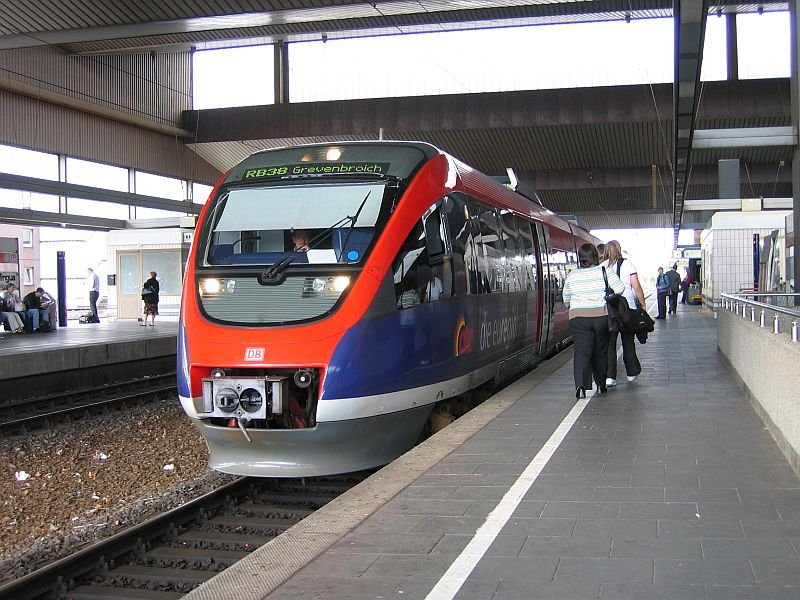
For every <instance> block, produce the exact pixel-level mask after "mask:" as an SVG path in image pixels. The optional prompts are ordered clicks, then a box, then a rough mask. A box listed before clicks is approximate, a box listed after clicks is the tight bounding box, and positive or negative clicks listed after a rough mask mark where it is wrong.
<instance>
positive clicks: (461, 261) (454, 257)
mask: <svg viewBox="0 0 800 600" xmlns="http://www.w3.org/2000/svg"><path fill="white" fill-rule="evenodd" d="M443 207H444V216H445V221H446V223H447V229H448V230H449V235H448V238H449V240H450V248H451V250H450V260H451V270H452V273H453V286H452V294H453V295H455V296H463V295H465V294H467V293H468V287H467V285H468V277H467V269H468V265H469V264H470V260H471V257H472V256H473V255H474V249H473V244H472V232H471V230H470V223H469V212H468V210H467V200H466V197H465V196H464V195H463V194H460V193H458V192H455V193H452V194H450V195H448V196H447V197H445V199H444V204H443ZM471 273H472V274H473V275H474V270H471Z"/></svg>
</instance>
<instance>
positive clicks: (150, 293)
mask: <svg viewBox="0 0 800 600" xmlns="http://www.w3.org/2000/svg"><path fill="white" fill-rule="evenodd" d="M156 275H158V273H156V272H155V271H150V279H148V280H147V281H145V282H144V286H142V300H143V301H144V319H142V323H141V325H142V327H144V326H145V325H147V317H148V316H149V317H150V326H151V327H154V326H155V324H156V315H157V314H158V292H159V286H158V279H156Z"/></svg>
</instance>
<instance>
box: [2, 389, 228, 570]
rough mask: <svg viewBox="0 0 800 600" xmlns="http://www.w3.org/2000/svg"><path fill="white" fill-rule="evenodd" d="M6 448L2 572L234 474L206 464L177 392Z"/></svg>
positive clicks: (30, 566) (27, 565)
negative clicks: (168, 398) (167, 398)
mask: <svg viewBox="0 0 800 600" xmlns="http://www.w3.org/2000/svg"><path fill="white" fill-rule="evenodd" d="M0 456H2V464H3V465H4V466H5V469H4V472H3V476H2V478H1V479H0V493H1V494H2V504H3V510H2V535H0V569H1V571H0V572H2V573H3V577H2V579H4V580H8V579H9V578H15V577H19V576H21V575H23V574H25V573H27V572H30V571H31V570H34V569H35V568H36V567H37V566H40V565H41V564H43V563H44V562H48V561H50V560H52V559H54V558H58V557H61V556H64V555H67V554H69V553H71V552H73V551H75V550H76V549H77V548H78V547H80V546H81V545H83V544H85V543H88V542H92V541H95V540H98V539H102V538H104V537H107V536H108V535H110V534H112V533H113V532H114V531H116V530H118V529H120V528H121V527H125V526H128V525H134V524H136V523H139V522H141V521H142V520H144V519H145V518H147V517H148V516H152V515H155V514H157V513H160V512H163V511H165V510H168V509H170V508H173V507H175V506H177V505H179V504H181V503H182V502H185V501H186V500H189V499H191V498H194V497H197V496H199V495H201V494H203V493H206V492H208V491H211V490H212V489H215V488H216V487H219V486H220V485H221V484H223V483H225V482H228V481H231V480H232V479H235V478H234V477H233V476H230V475H224V474H221V473H216V472H214V471H210V470H209V469H208V466H207V461H208V450H207V448H206V444H205V442H204V441H203V438H202V436H201V435H200V433H199V432H198V431H197V430H196V429H195V428H194V427H192V425H191V423H190V421H189V419H188V418H187V417H186V415H185V414H184V413H183V411H182V410H181V407H180V404H179V403H178V401H177V399H175V400H174V401H168V402H162V403H150V404H146V405H142V406H137V407H134V408H131V409H129V410H118V411H114V412H113V413H110V414H107V415H104V416H100V417H92V418H88V419H84V420H79V421H74V422H72V423H63V424H61V425H58V426H57V427H56V428H54V429H50V430H43V431H37V432H35V433H32V434H29V435H27V436H17V437H13V438H8V439H2V440H0Z"/></svg>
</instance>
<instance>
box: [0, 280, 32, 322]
mask: <svg viewBox="0 0 800 600" xmlns="http://www.w3.org/2000/svg"><path fill="white" fill-rule="evenodd" d="M3 298H4V299H5V301H6V306H7V307H8V310H9V311H11V312H14V313H16V314H17V316H18V317H19V318H20V320H21V321H22V322H23V324H24V326H25V330H26V331H30V317H29V315H28V311H27V309H26V308H25V305H24V304H23V303H22V299H21V298H20V297H19V292H18V291H17V286H16V284H14V283H9V284H8V285H7V286H6V291H5V292H4V294H3Z"/></svg>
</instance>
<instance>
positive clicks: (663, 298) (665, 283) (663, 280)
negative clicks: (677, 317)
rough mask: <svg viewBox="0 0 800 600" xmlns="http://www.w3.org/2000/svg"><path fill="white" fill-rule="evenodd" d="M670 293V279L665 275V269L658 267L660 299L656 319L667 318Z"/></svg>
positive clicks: (657, 292) (657, 293)
mask: <svg viewBox="0 0 800 600" xmlns="http://www.w3.org/2000/svg"><path fill="white" fill-rule="evenodd" d="M668 293H669V279H667V276H666V275H665V274H664V267H658V277H656V298H657V299H658V315H657V316H656V319H666V318H667V294H668Z"/></svg>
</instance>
